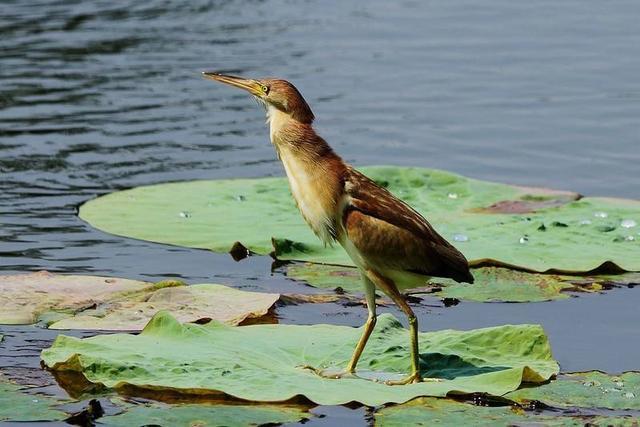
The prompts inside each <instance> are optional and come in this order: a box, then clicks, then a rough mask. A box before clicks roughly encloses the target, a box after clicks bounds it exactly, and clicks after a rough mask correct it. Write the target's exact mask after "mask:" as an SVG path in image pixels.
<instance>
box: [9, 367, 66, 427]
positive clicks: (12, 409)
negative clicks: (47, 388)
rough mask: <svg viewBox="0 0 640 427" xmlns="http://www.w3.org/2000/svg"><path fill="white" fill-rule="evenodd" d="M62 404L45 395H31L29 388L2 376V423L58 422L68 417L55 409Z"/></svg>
mask: <svg viewBox="0 0 640 427" xmlns="http://www.w3.org/2000/svg"><path fill="white" fill-rule="evenodd" d="M60 403H61V402H60V401H59V400H57V399H54V398H52V397H49V396H45V395H43V394H29V393H27V388H25V387H22V386H18V385H16V384H13V383H11V382H9V381H7V380H5V379H4V378H3V377H2V375H0V421H56V420H62V419H64V418H65V417H66V414H65V413H64V412H61V411H58V410H56V409H54V408H53V407H54V406H55V405H57V404H60Z"/></svg>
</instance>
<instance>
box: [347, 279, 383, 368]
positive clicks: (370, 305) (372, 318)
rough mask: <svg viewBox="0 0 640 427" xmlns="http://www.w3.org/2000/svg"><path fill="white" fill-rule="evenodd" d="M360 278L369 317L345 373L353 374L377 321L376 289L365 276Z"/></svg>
mask: <svg viewBox="0 0 640 427" xmlns="http://www.w3.org/2000/svg"><path fill="white" fill-rule="evenodd" d="M360 277H361V278H362V282H363V284H364V291H365V297H366V300H367V310H368V311H369V315H368V317H367V322H366V323H365V324H364V331H363V332H362V336H361V337H360V340H359V341H358V344H357V345H356V349H355V350H354V352H353V356H351V360H350V361H349V364H348V365H347V372H351V373H354V372H355V371H356V365H357V364H358V360H360V356H361V355H362V351H363V350H364V347H365V346H366V345H367V341H368V340H369V337H370V336H371V333H372V332H373V328H375V326H376V322H377V321H378V317H377V316H376V287H375V285H374V284H373V283H371V280H369V278H368V277H367V276H366V275H365V274H362V273H361V274H360Z"/></svg>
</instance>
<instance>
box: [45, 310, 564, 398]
mask: <svg viewBox="0 0 640 427" xmlns="http://www.w3.org/2000/svg"><path fill="white" fill-rule="evenodd" d="M361 332H362V330H361V329H359V328H350V327H344V326H335V325H313V326H299V325H254V326H243V327H231V326H227V325H224V324H221V323H217V322H211V323H210V324H207V325H193V324H180V323H179V322H177V321H176V320H175V319H174V318H173V317H171V316H170V315H168V314H167V313H166V312H161V313H159V314H158V315H156V316H155V317H154V318H153V319H152V320H151V322H149V324H148V325H147V327H146V328H145V329H144V330H143V331H142V333H141V334H140V335H129V334H115V335H106V336H105V335H103V336H96V337H91V338H86V339H77V338H72V337H66V336H59V337H58V338H57V339H56V341H55V342H54V344H53V346H52V347H51V348H49V349H47V350H44V351H43V352H42V360H43V361H44V363H45V364H46V365H47V366H48V367H49V368H51V369H53V370H56V371H76V372H79V373H81V374H82V375H84V377H86V379H87V380H88V381H90V382H93V383H100V384H104V385H106V386H107V387H110V388H115V389H116V390H122V389H124V390H128V392H129V393H130V392H131V390H132V388H131V387H130V386H135V387H134V388H133V390H135V389H146V390H147V391H156V392H159V393H161V392H166V391H167V390H170V391H173V392H175V393H183V394H191V395H194V394H196V395H198V394H200V395H202V394H214V393H219V392H220V391H222V392H224V393H226V394H229V395H232V396H235V397H238V398H241V399H246V400H254V401H264V402H278V401H286V400H289V399H292V398H294V397H295V396H298V395H304V396H306V397H307V398H309V399H310V400H312V401H313V402H316V403H318V404H326V405H335V404H344V403H347V402H350V401H357V402H361V403H363V404H366V405H373V406H375V405H380V404H382V403H385V402H397V403H401V402H405V401H407V400H409V399H412V398H414V397H417V396H425V395H427V396H445V395H446V394H447V393H449V392H452V391H456V392H476V391H483V392H488V393H491V394H504V393H507V392H509V391H512V390H515V389H517V388H518V387H519V386H520V384H521V383H522V382H523V381H526V382H533V383H540V382H544V381H546V380H548V379H549V378H550V377H552V376H553V375H555V374H557V372H558V365H557V363H556V362H555V361H554V360H553V358H552V356H551V350H550V348H549V343H548V340H547V337H546V335H545V334H544V331H543V330H542V328H541V327H540V326H536V325H520V326H511V325H509V326H501V327H493V328H485V329H478V330H473V331H465V332H460V331H452V330H446V331H439V332H434V333H424V334H420V340H421V341H420V350H421V359H422V364H423V374H425V375H428V376H434V377H439V378H443V379H445V381H442V382H426V383H419V384H411V385H406V386H388V385H385V384H383V383H378V382H374V381H371V380H367V379H363V378H345V379H339V380H334V379H326V378H323V377H320V376H319V375H317V374H315V373H313V372H312V371H310V370H308V369H303V368H302V366H303V365H313V366H315V367H319V368H323V367H327V366H336V367H343V366H345V365H346V363H347V361H348V360H349V358H350V356H351V353H352V351H353V348H354V346H355V344H356V342H357V340H358V338H359V336H360V334H361ZM408 341H409V334H408V333H407V330H406V329H404V328H403V327H402V326H401V324H400V323H399V322H398V321H397V320H396V319H394V318H393V317H392V316H391V315H388V314H383V315H381V316H380V318H379V321H378V325H377V327H376V330H375V332H374V334H373V335H372V337H371V339H370V341H369V343H368V345H367V348H366V349H365V352H364V354H363V358H362V360H361V362H360V365H359V367H360V368H361V369H362V370H369V371H371V370H373V371H376V372H377V373H378V374H376V375H382V373H385V375H387V376H388V375H389V374H396V375H397V374H403V373H406V372H408V371H409V366H410V357H409V352H408V347H409V346H408V344H409V343H408Z"/></svg>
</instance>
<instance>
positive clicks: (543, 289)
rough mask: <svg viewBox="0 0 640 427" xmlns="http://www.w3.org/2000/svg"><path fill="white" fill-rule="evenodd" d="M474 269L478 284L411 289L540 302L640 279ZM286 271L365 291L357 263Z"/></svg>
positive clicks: (322, 284) (441, 282) (438, 283)
mask: <svg viewBox="0 0 640 427" xmlns="http://www.w3.org/2000/svg"><path fill="white" fill-rule="evenodd" d="M471 273H472V274H473V277H474V279H475V283H474V284H467V283H457V282H455V281H454V280H449V279H441V278H434V279H433V280H432V284H431V285H430V286H427V287H425V288H423V289H421V288H419V289H414V290H412V291H411V292H410V293H411V294H420V293H428V294H431V295H435V296H438V297H441V298H457V299H460V300H466V301H479V302H488V301H491V302H494V301H505V302H537V301H549V300H555V299H563V298H568V297H569V296H570V295H569V294H568V293H567V292H597V291H601V290H602V289H604V288H606V287H609V286H619V285H625V284H629V283H640V274H638V273H626V274H620V275H615V276H587V277H575V276H566V275H557V274H539V273H527V272H524V271H517V270H511V269H507V268H500V267H481V268H474V269H472V270H471ZM286 274H287V276H288V277H290V278H292V279H295V280H302V281H304V282H306V283H308V284H310V285H312V286H315V287H318V288H322V289H336V288H341V289H342V290H343V291H345V292H349V293H362V292H363V288H362V282H361V281H360V274H359V273H358V270H357V269H356V268H354V267H344V266H336V265H325V264H313V263H293V264H290V265H288V266H287V267H286ZM425 285H426V283H425Z"/></svg>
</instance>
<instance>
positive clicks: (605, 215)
mask: <svg viewBox="0 0 640 427" xmlns="http://www.w3.org/2000/svg"><path fill="white" fill-rule="evenodd" d="M593 216H595V217H596V218H606V217H608V216H609V214H608V213H606V212H602V211H599V212H595V213H594V214H593Z"/></svg>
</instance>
